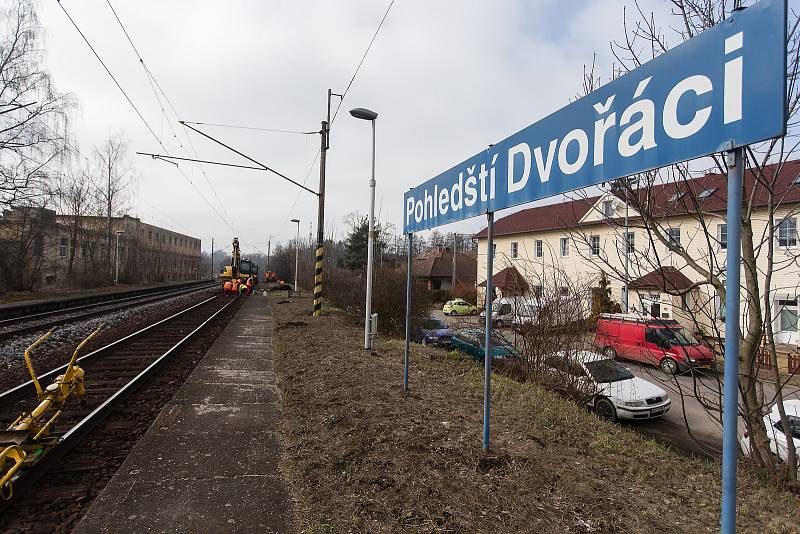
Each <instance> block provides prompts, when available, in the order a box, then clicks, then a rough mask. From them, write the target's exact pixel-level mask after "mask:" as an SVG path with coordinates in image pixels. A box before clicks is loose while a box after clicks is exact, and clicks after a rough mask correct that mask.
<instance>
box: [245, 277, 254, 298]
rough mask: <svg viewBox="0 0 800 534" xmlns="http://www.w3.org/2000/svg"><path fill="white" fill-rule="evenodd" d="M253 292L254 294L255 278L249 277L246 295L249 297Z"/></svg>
mask: <svg viewBox="0 0 800 534" xmlns="http://www.w3.org/2000/svg"><path fill="white" fill-rule="evenodd" d="M252 294H253V278H252V277H249V278H248V279H247V292H246V293H245V296H247V297H249V296H250V295H252Z"/></svg>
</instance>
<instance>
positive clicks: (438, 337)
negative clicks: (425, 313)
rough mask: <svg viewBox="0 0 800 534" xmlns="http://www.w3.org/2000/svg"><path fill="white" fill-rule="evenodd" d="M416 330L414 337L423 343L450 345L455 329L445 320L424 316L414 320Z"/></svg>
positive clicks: (438, 345) (440, 345) (439, 345)
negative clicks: (445, 322)
mask: <svg viewBox="0 0 800 534" xmlns="http://www.w3.org/2000/svg"><path fill="white" fill-rule="evenodd" d="M411 324H412V326H413V327H414V332H413V334H412V339H414V341H416V342H417V343H421V344H423V345H434V346H436V347H449V346H450V339H451V338H452V337H453V331H452V330H450V328H449V327H448V326H447V325H446V324H444V321H442V320H441V319H437V318H435V317H422V318H418V319H415V320H414V321H412V323H411Z"/></svg>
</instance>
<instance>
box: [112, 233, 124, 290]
mask: <svg viewBox="0 0 800 534" xmlns="http://www.w3.org/2000/svg"><path fill="white" fill-rule="evenodd" d="M115 233H116V234H117V254H116V258H115V261H114V285H118V284H119V235H120V234H124V233H125V231H124V230H117V231H116V232H115Z"/></svg>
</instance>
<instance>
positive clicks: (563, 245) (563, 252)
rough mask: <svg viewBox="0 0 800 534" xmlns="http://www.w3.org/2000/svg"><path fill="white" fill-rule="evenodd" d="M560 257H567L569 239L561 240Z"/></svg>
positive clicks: (563, 238)
mask: <svg viewBox="0 0 800 534" xmlns="http://www.w3.org/2000/svg"><path fill="white" fill-rule="evenodd" d="M561 256H562V257H564V258H566V257H567V256H569V238H566V237H562V238H561Z"/></svg>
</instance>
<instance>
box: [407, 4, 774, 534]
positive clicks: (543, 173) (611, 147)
mask: <svg viewBox="0 0 800 534" xmlns="http://www.w3.org/2000/svg"><path fill="white" fill-rule="evenodd" d="M787 7H788V4H787V0H760V1H759V2H756V3H754V4H752V5H751V6H750V7H748V8H746V9H738V10H735V11H733V12H732V13H730V14H729V15H728V17H727V18H726V20H725V22H724V24H717V25H716V26H714V27H713V28H709V29H708V30H706V31H704V32H702V33H700V34H698V35H696V36H695V37H693V38H691V39H689V40H688V41H686V42H685V43H683V44H680V45H678V46H676V47H674V48H672V49H670V50H668V51H667V52H664V53H663V54H661V55H660V56H658V57H656V58H655V59H653V60H651V61H648V62H647V63H644V64H642V65H641V66H639V67H638V68H636V69H634V70H632V71H631V72H629V73H627V74H625V75H623V76H620V77H619V78H616V79H615V80H613V81H611V82H609V83H607V84H605V85H603V86H602V87H600V88H599V89H597V90H596V91H593V92H591V93H589V94H588V95H586V96H584V97H582V98H580V99H578V100H576V101H574V102H572V103H570V104H569V105H567V106H565V107H564V108H562V109H560V110H558V111H556V112H555V113H552V114H551V115H548V116H547V117H545V118H543V119H541V120H539V121H537V122H535V123H533V124H531V125H529V126H527V127H525V128H523V129H522V130H520V131H518V132H517V133H515V134H512V135H510V136H508V137H507V138H505V139H503V140H502V141H499V142H497V143H495V144H493V145H491V146H490V148H489V150H484V151H481V152H479V153H477V154H475V155H473V156H471V157H470V158H468V159H466V160H464V161H462V162H461V163H459V164H458V165H455V166H454V167H451V168H450V169H448V170H446V171H444V172H442V173H440V174H439V175H437V176H435V177H433V178H431V179H430V180H428V181H426V182H424V183H422V184H420V185H418V186H417V187H414V188H412V189H410V190H409V191H407V192H406V193H405V195H404V196H403V207H402V209H403V219H404V222H403V233H405V234H411V233H414V232H419V231H421V230H426V229H429V228H435V227H437V226H441V225H443V224H448V223H452V222H456V221H460V220H464V219H468V218H471V217H477V216H481V215H483V214H484V213H485V214H487V218H488V226H489V227H488V230H487V231H488V247H489V248H488V251H487V260H488V261H487V273H486V276H487V280H486V297H487V298H486V301H487V302H486V358H485V372H486V377H485V384H484V421H483V431H484V437H483V445H484V449H486V450H488V448H489V414H490V397H489V393H490V389H489V388H490V377H489V373H490V371H491V353H490V347H491V307H490V306H491V302H490V298H491V290H492V282H491V279H492V268H493V267H492V262H493V250H492V249H493V244H494V215H493V214H494V213H495V212H496V211H498V210H501V209H505V208H510V207H513V206H519V205H522V204H526V203H529V202H532V201H534V200H539V199H544V198H549V197H553V196H555V195H559V194H563V193H567V192H569V191H574V190H576V189H581V188H584V187H588V186H592V185H597V184H600V183H602V182H610V181H613V180H616V179H618V178H622V177H626V176H633V175H636V174H638V173H642V172H645V171H649V170H653V169H658V168H661V167H666V166H668V165H672V164H675V163H679V162H683V161H689V160H692V159H695V158H701V157H704V156H707V155H709V154H715V153H719V152H720V151H723V150H724V151H730V153H731V154H732V157H733V161H731V162H729V163H728V165H729V168H730V171H729V175H728V180H729V184H728V240H729V241H728V266H727V267H728V271H727V280H726V285H727V293H726V305H727V320H726V324H725V331H726V334H725V392H724V412H723V422H724V430H723V436H724V444H723V503H722V531H723V532H724V533H725V534H729V533H733V532H734V530H735V528H736V522H735V520H736V454H737V444H736V434H737V420H738V419H737V415H738V414H737V411H738V410H737V404H738V369H737V367H738V360H739V357H738V355H739V300H740V295H739V285H740V283H739V272H740V270H739V262H740V259H741V252H740V237H741V236H740V224H741V199H742V192H741V187H742V176H743V171H744V169H743V166H744V161H743V157H742V155H743V153H742V147H745V146H747V145H750V144H753V143H757V142H760V141H766V140H768V139H774V138H777V137H781V136H783V135H785V134H786V120H787V117H786V113H787V106H786V18H787ZM626 298H627V293H626Z"/></svg>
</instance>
